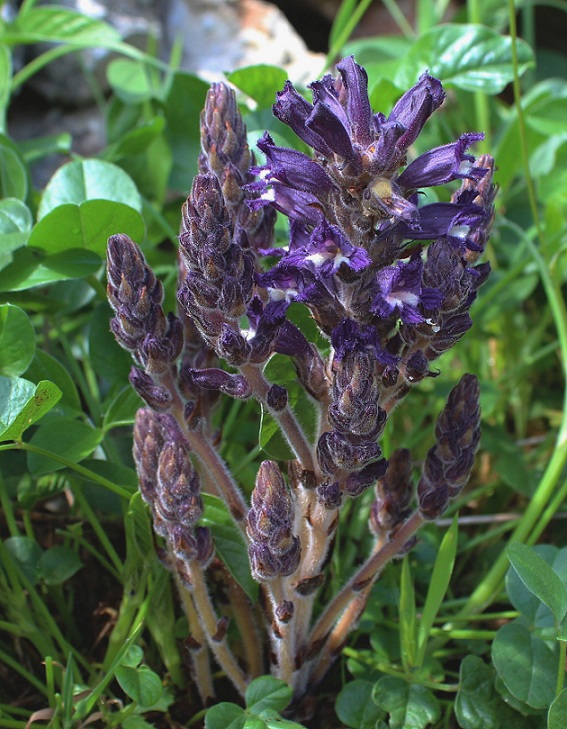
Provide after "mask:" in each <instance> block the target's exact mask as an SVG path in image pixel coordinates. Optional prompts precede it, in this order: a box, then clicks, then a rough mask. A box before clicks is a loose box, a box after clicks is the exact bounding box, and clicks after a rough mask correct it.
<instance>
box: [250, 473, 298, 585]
mask: <svg viewBox="0 0 567 729" xmlns="http://www.w3.org/2000/svg"><path fill="white" fill-rule="evenodd" d="M292 527H293V502H292V498H291V494H290V492H289V489H288V487H287V485H286V483H285V481H284V478H283V476H282V474H281V471H280V469H279V468H278V465H277V464H276V463H275V462H274V461H264V462H263V463H262V464H261V465H260V468H259V470H258V475H257V477H256V486H255V487H254V490H253V492H252V497H251V507H250V511H249V512H248V517H247V521H246V532H247V534H248V538H249V540H250V546H249V550H248V552H249V557H250V563H251V567H252V574H253V575H254V577H255V579H257V580H259V581H263V580H265V579H271V578H272V577H275V576H276V575H290V574H292V572H294V571H295V570H296V569H297V567H298V565H299V558H300V553H301V546H300V543H299V539H298V538H297V537H296V536H294V534H293V533H292Z"/></svg>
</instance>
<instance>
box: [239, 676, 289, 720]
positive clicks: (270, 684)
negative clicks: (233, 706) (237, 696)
mask: <svg viewBox="0 0 567 729" xmlns="http://www.w3.org/2000/svg"><path fill="white" fill-rule="evenodd" d="M292 694H293V690H292V688H291V687H290V686H288V685H287V683H285V681H281V680H280V679H278V678H274V677H273V676H260V678H256V679H255V680H254V681H252V683H251V684H250V685H249V686H248V688H247V689H246V695H245V700H246V709H247V710H248V711H250V712H251V713H252V714H261V713H262V712H263V711H264V710H265V709H272V711H278V712H282V711H283V710H284V709H286V708H287V706H288V704H289V702H290V701H291V697H292Z"/></svg>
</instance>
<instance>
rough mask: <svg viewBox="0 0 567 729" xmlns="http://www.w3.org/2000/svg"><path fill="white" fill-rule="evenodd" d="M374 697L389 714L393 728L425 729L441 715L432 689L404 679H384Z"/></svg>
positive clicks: (375, 687)
mask: <svg viewBox="0 0 567 729" xmlns="http://www.w3.org/2000/svg"><path fill="white" fill-rule="evenodd" d="M372 698H373V699H374V701H375V702H376V703H377V704H378V706H380V707H381V708H382V709H384V711H387V712H388V713H389V714H390V729H425V727H427V726H428V725H429V724H433V723H435V722H436V721H438V720H439V717H440V716H441V709H440V707H439V702H438V701H437V699H436V698H435V696H434V695H433V693H432V692H431V691H430V690H429V689H427V688H425V687H424V686H419V685H418V684H410V683H407V682H406V681H404V680H403V679H401V678H394V677H393V676H386V677H385V678H381V679H380V680H379V681H378V683H377V684H376V685H375V686H374V691H373V694H372Z"/></svg>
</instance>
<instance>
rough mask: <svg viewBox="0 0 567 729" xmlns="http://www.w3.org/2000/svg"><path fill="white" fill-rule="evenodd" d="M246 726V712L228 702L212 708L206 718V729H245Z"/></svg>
mask: <svg viewBox="0 0 567 729" xmlns="http://www.w3.org/2000/svg"><path fill="white" fill-rule="evenodd" d="M245 724H246V714H245V713H244V711H243V710H242V709H241V708H240V706H237V705H236V704H231V703H229V702H228V701H223V702H221V703H220V704H215V706H211V708H210V709H209V710H208V711H207V714H206V716H205V729H243V727H244V725H245Z"/></svg>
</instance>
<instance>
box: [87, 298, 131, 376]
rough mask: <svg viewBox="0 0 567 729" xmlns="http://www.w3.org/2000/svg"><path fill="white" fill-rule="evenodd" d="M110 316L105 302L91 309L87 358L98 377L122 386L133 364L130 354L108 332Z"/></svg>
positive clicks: (109, 309) (108, 307)
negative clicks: (89, 359) (88, 357)
mask: <svg viewBox="0 0 567 729" xmlns="http://www.w3.org/2000/svg"><path fill="white" fill-rule="evenodd" d="M112 316H113V313H112V309H111V308H110V306H109V305H108V304H107V303H106V302H104V303H102V302H101V303H100V304H97V305H96V306H95V308H94V309H93V312H92V315H91V320H90V326H89V356H90V358H91V364H92V366H93V369H94V370H95V372H96V373H97V374H98V375H99V377H104V378H105V379H106V380H109V381H110V382H113V383H119V384H120V385H122V384H124V383H125V382H127V381H128V375H129V373H130V370H131V369H132V364H133V363H132V357H131V355H130V353H129V352H127V351H126V350H124V349H122V347H121V346H120V345H119V344H117V342H116V339H115V338H114V334H112V332H111V331H110V319H111V318H112Z"/></svg>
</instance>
